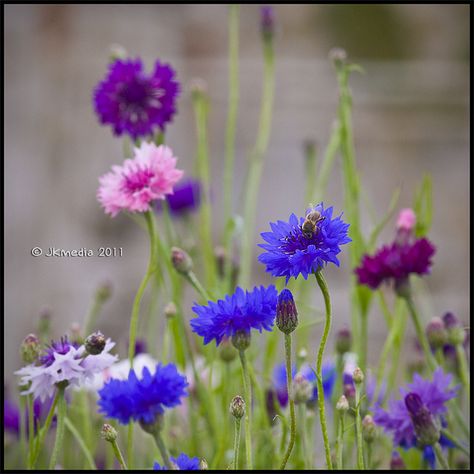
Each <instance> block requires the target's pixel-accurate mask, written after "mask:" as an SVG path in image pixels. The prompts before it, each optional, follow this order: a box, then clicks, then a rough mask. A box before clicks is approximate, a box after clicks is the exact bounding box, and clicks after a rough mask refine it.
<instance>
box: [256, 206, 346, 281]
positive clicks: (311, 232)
mask: <svg viewBox="0 0 474 474" xmlns="http://www.w3.org/2000/svg"><path fill="white" fill-rule="evenodd" d="M341 216H342V214H341ZM341 216H338V217H336V218H334V219H332V207H328V208H327V209H324V205H323V203H321V204H318V205H317V206H315V207H314V208H312V209H309V210H308V211H307V213H306V218H303V217H300V218H299V219H298V217H297V216H296V215H295V214H291V216H290V218H289V221H288V222H284V221H277V222H275V223H274V222H271V223H270V227H271V229H272V232H263V233H262V234H260V235H261V236H262V237H263V240H265V241H266V242H267V243H266V244H259V247H261V248H263V249H264V250H266V252H264V253H262V254H260V255H259V257H258V260H259V262H261V263H263V264H265V265H266V266H267V272H269V273H271V274H272V275H273V276H276V277H279V276H284V277H286V282H287V283H288V280H289V279H290V278H291V277H294V278H297V277H298V275H300V274H301V275H303V277H304V279H307V278H308V275H309V274H311V273H313V272H316V271H317V270H319V269H321V268H322V267H324V266H325V265H326V264H327V263H329V262H331V263H334V264H335V265H337V266H339V260H338V259H337V257H336V255H337V254H338V253H339V252H340V251H341V249H340V245H342V244H347V243H348V242H350V241H351V239H350V238H349V237H348V235H347V230H348V228H349V224H346V223H345V222H344V221H343V220H342V219H341Z"/></svg>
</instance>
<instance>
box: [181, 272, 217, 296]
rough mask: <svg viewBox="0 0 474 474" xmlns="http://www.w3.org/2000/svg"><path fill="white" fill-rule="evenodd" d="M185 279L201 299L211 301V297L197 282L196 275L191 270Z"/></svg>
mask: <svg viewBox="0 0 474 474" xmlns="http://www.w3.org/2000/svg"><path fill="white" fill-rule="evenodd" d="M185 277H186V279H187V280H188V281H189V283H191V285H192V286H193V287H194V289H195V290H196V291H197V292H198V293H199V294H200V295H201V297H202V298H203V299H205V300H206V301H210V300H211V296H210V295H209V293H208V292H207V291H206V289H205V288H204V287H203V286H202V284H201V282H200V281H199V280H198V278H197V276H196V274H195V273H194V272H193V271H192V270H191V271H189V272H188V273H187V274H186V275H185Z"/></svg>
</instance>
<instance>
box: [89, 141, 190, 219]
mask: <svg viewBox="0 0 474 474" xmlns="http://www.w3.org/2000/svg"><path fill="white" fill-rule="evenodd" d="M176 160H177V158H176V157H174V156H173V152H172V151H171V148H169V147H167V146H164V145H160V146H158V147H157V146H156V145H154V144H153V143H145V142H144V143H142V144H141V145H140V147H139V148H135V149H134V157H133V159H128V160H125V162H124V164H123V166H117V165H115V166H113V167H112V171H111V172H109V173H107V174H105V175H103V176H101V177H100V178H99V182H100V187H99V189H98V191H97V199H98V200H99V202H100V203H101V204H102V206H103V207H104V209H105V212H106V213H107V214H110V215H111V216H112V217H115V216H116V215H117V214H118V213H119V212H120V211H123V210H125V211H130V212H146V211H148V210H149V209H150V203H151V202H152V201H155V200H157V199H164V198H165V196H166V195H167V194H173V186H174V185H175V184H176V183H177V181H179V180H180V179H181V177H182V176H183V171H182V170H178V169H176Z"/></svg>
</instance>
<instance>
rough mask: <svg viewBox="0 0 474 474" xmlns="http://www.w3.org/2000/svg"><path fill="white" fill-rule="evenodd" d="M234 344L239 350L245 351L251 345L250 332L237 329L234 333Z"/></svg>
mask: <svg viewBox="0 0 474 474" xmlns="http://www.w3.org/2000/svg"><path fill="white" fill-rule="evenodd" d="M232 344H233V345H234V347H235V348H236V349H237V350H238V351H245V349H247V348H248V347H249V346H250V332H249V331H235V333H234V334H233V335H232Z"/></svg>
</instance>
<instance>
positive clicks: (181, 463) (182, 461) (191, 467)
mask: <svg viewBox="0 0 474 474" xmlns="http://www.w3.org/2000/svg"><path fill="white" fill-rule="evenodd" d="M170 461H171V462H172V463H173V464H175V465H176V466H177V467H178V470H179V471H198V470H199V458H197V457H195V458H190V457H189V456H186V454H184V453H181V454H180V455H179V456H178V457H177V458H174V457H170ZM153 470H154V471H167V470H168V468H167V467H166V466H160V464H158V463H157V462H155V464H154V465H153Z"/></svg>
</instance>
